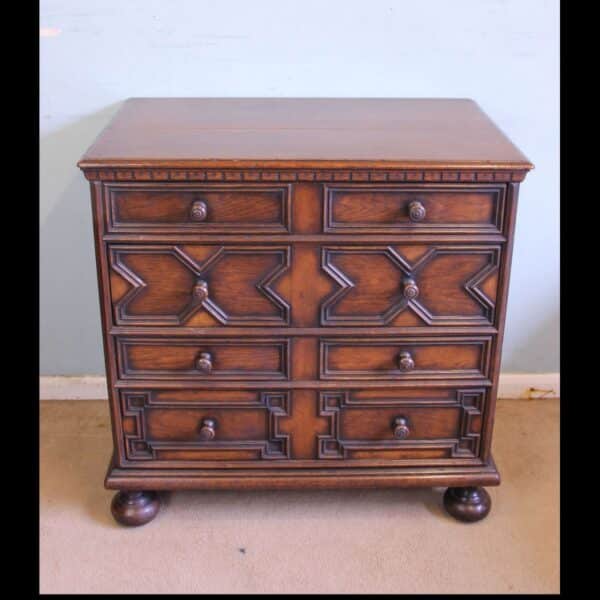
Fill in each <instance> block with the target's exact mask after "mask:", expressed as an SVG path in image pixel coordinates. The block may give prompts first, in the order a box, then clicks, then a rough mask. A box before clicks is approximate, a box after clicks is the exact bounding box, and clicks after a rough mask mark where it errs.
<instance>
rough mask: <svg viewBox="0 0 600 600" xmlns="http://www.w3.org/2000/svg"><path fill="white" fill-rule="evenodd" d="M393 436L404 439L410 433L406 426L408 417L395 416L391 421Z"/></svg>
mask: <svg viewBox="0 0 600 600" xmlns="http://www.w3.org/2000/svg"><path fill="white" fill-rule="evenodd" d="M392 429H393V431H394V437H395V438H398V439H399V440H405V439H406V438H407V437H408V436H409V435H410V429H409V428H408V419H407V418H406V417H396V418H395V419H394V421H393V422H392Z"/></svg>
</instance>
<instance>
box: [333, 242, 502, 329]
mask: <svg viewBox="0 0 600 600" xmlns="http://www.w3.org/2000/svg"><path fill="white" fill-rule="evenodd" d="M500 258H501V247H500V246H499V245H479V244H478V245H459V244H452V245H450V244H435V245H414V244H413V245H408V244H406V245H400V246H371V245H369V246H346V245H344V246H329V245H327V246H323V248H322V250H321V265H322V269H323V270H324V271H325V272H326V273H327V274H328V275H329V276H330V277H331V278H332V279H333V280H335V281H336V282H337V286H336V289H335V290H334V291H333V292H332V293H330V294H329V295H328V296H327V297H326V298H324V299H323V301H322V304H321V324H322V325H325V326H328V325H331V326H336V325H345V326H363V325H364V326H377V325H405V324H406V325H433V326H445V325H448V326H450V325H456V326H460V325H475V326H486V325H493V324H494V320H495V308H496V296H497V286H498V272H499V266H500ZM407 319H412V321H411V320H407Z"/></svg>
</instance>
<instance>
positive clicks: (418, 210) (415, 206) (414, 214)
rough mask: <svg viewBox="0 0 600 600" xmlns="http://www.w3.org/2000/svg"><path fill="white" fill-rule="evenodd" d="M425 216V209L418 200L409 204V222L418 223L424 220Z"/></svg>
mask: <svg viewBox="0 0 600 600" xmlns="http://www.w3.org/2000/svg"><path fill="white" fill-rule="evenodd" d="M426 214H427V211H426V210H425V207H424V206H423V205H422V204H421V203H420V202H419V201H418V200H413V201H412V202H411V203H409V205H408V216H409V218H410V220H411V221H414V222H415V223H418V222H419V221H422V220H423V219H424V218H425V215H426Z"/></svg>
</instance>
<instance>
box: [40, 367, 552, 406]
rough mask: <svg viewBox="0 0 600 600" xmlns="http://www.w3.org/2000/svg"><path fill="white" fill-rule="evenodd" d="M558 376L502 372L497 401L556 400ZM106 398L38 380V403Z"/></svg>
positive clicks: (65, 381)
mask: <svg viewBox="0 0 600 600" xmlns="http://www.w3.org/2000/svg"><path fill="white" fill-rule="evenodd" d="M559 396H560V373H505V374H501V375H500V386H499V390H498V397H499V398H558V397H559ZM106 398H107V392H106V379H105V378H104V377H99V376H95V375H84V376H81V377H65V376H42V377H40V400H102V399H106Z"/></svg>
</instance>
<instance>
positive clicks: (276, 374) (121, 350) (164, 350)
mask: <svg viewBox="0 0 600 600" xmlns="http://www.w3.org/2000/svg"><path fill="white" fill-rule="evenodd" d="M116 344H117V362H118V371H119V377H120V378H121V379H154V380H157V379H166V380H193V381H222V380H243V381H248V380H265V379H268V380H286V379H288V374H289V360H290V356H289V354H290V352H289V340H287V339H285V338H273V339H265V338H252V339H251V340H244V341H237V340H229V339H223V338H221V339H215V338H204V337H202V338H196V339H194V338H192V339H190V338H187V339H172V338H140V337H136V338H123V337H119V338H117V341H116Z"/></svg>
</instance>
